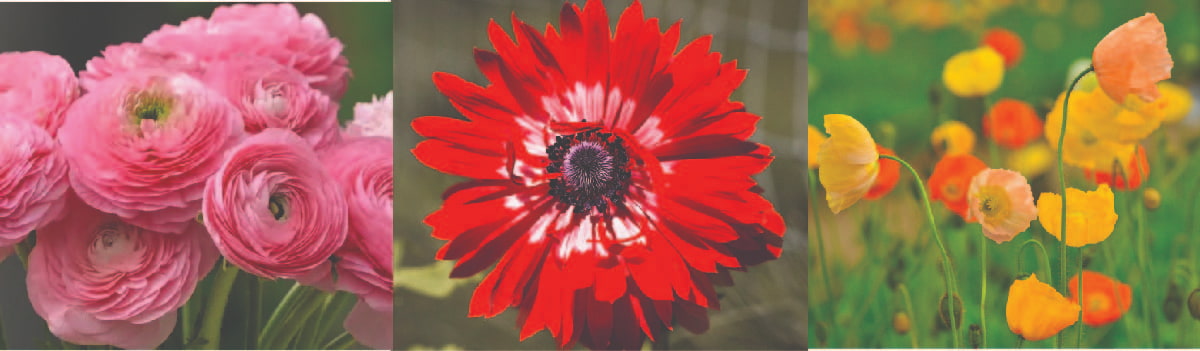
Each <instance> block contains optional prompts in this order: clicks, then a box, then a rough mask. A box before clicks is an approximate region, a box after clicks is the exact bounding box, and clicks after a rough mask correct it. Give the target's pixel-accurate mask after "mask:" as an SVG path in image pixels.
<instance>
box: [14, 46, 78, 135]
mask: <svg viewBox="0 0 1200 351" xmlns="http://www.w3.org/2000/svg"><path fill="white" fill-rule="evenodd" d="M78 97H79V82H78V80H76V79H75V71H74V70H72V69H71V65H70V64H68V63H67V61H66V60H63V58H62V57H58V56H55V55H50V54H47V53H44V52H39V51H28V52H6V53H3V54H0V112H3V113H6V114H8V115H10V116H13V117H17V118H20V119H24V120H28V121H31V122H33V123H34V124H36V125H38V126H39V127H42V128H43V129H45V130H46V131H47V132H49V133H50V136H52V137H53V136H55V135H57V134H58V128H59V127H61V126H62V123H63V114H64V113H66V111H67V107H69V106H70V105H71V102H73V101H75V99H76V98H78Z"/></svg>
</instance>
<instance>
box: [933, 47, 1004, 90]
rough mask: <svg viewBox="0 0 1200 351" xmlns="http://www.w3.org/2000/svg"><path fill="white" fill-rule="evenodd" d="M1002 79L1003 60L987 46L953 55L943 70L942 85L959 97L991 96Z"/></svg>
mask: <svg viewBox="0 0 1200 351" xmlns="http://www.w3.org/2000/svg"><path fill="white" fill-rule="evenodd" d="M1003 80H1004V57H1003V56H1000V53H998V52H996V50H995V49H992V48H991V47H988V46H986V45H985V46H981V47H979V48H976V49H972V50H967V51H963V52H960V53H957V54H954V56H951V57H950V59H949V60H946V66H945V67H943V68H942V83H944V84H946V89H947V90H950V93H952V94H954V95H957V96H959V97H979V96H984V95H988V94H991V93H992V92H993V91H996V88H999V87H1000V82H1001V81H1003Z"/></svg>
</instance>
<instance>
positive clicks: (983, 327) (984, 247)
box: [979, 144, 994, 349]
mask: <svg viewBox="0 0 1200 351" xmlns="http://www.w3.org/2000/svg"><path fill="white" fill-rule="evenodd" d="M993 145H994V144H993ZM987 241H988V238H987V237H986V236H983V235H980V236H979V244H980V248H979V251H980V258H981V259H980V260H979V261H980V262H981V263H980V265H979V268H980V272H979V273H980V274H979V278H980V279H979V290H980V292H979V327H980V328H979V335H980V337H979V338H980V339H981V342H980V348H985V349H986V348H987V278H988V277H987V252H988V244H987Z"/></svg>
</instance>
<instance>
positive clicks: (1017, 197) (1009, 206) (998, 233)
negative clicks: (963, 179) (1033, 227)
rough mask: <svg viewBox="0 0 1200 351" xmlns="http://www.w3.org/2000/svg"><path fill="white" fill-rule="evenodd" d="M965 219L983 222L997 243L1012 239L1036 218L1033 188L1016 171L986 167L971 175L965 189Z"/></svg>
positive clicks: (990, 236) (984, 229)
mask: <svg viewBox="0 0 1200 351" xmlns="http://www.w3.org/2000/svg"><path fill="white" fill-rule="evenodd" d="M967 202H968V203H967V220H968V221H972V222H974V221H977V222H979V224H982V225H983V235H985V236H987V237H988V238H989V239H992V240H994V241H995V242H996V243H997V244H1000V243H1004V242H1006V241H1009V240H1012V238H1013V237H1016V236H1017V234H1021V232H1024V231H1025V230H1026V229H1029V222H1032V221H1033V220H1035V219H1037V206H1034V204H1033V190H1031V188H1030V187H1029V182H1028V181H1026V180H1025V176H1023V175H1021V174H1020V173H1017V172H1014V171H1010V170H1007V169H988V170H984V171H982V172H979V174H976V175H975V178H973V179H972V180H971V189H970V190H968V192H967Z"/></svg>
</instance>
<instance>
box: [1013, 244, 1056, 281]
mask: <svg viewBox="0 0 1200 351" xmlns="http://www.w3.org/2000/svg"><path fill="white" fill-rule="evenodd" d="M1029 245H1036V246H1037V248H1038V251H1040V252H1041V253H1042V254H1041V256H1038V258H1041V260H1039V261H1040V262H1041V270H1044V272H1042V275H1043V276H1049V275H1050V273H1049V272H1050V269H1051V268H1050V255H1048V254H1046V246H1043V245H1042V242H1041V241H1038V240H1037V239H1029V240H1025V243H1023V244H1021V250H1020V251H1019V252H1018V253H1024V252H1025V247H1026V246H1029ZM1038 251H1035V253H1037V252H1038ZM1023 272H1025V271H1024V270H1021V261H1020V260H1017V273H1023Z"/></svg>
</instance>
